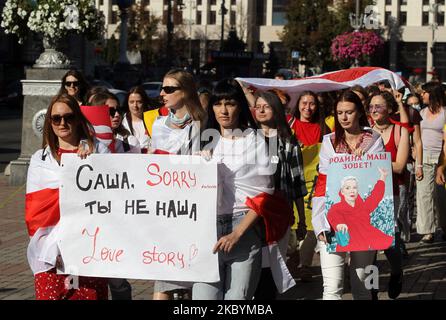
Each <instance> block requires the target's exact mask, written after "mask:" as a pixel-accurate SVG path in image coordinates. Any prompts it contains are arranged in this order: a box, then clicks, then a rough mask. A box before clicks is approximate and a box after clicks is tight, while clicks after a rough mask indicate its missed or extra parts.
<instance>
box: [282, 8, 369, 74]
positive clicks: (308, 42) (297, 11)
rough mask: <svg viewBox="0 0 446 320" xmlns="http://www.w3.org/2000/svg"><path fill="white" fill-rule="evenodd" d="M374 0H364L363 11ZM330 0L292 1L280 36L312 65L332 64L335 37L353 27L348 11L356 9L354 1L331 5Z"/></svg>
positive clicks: (289, 47)
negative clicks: (331, 47)
mask: <svg viewBox="0 0 446 320" xmlns="http://www.w3.org/2000/svg"><path fill="white" fill-rule="evenodd" d="M372 2H373V1H371V0H362V1H361V13H363V12H364V7H365V6H366V5H368V4H371V3H372ZM330 3H332V1H328V0H293V1H290V4H289V7H288V11H287V20H288V23H287V24H286V25H285V27H284V32H283V34H282V35H281V39H282V41H283V43H284V45H285V46H286V47H287V49H288V50H289V51H290V52H291V51H293V50H297V51H300V52H301V55H302V56H303V57H305V59H306V61H307V64H308V65H309V66H317V67H322V68H323V69H325V68H326V67H327V66H328V65H332V64H333V61H332V58H331V54H330V45H331V41H332V39H334V38H335V37H336V36H337V35H339V34H342V33H344V32H347V31H352V30H353V28H352V26H351V25H350V19H349V15H350V14H354V13H355V1H354V0H349V1H339V2H337V3H338V4H337V6H336V7H335V8H333V7H332V6H331V7H330Z"/></svg>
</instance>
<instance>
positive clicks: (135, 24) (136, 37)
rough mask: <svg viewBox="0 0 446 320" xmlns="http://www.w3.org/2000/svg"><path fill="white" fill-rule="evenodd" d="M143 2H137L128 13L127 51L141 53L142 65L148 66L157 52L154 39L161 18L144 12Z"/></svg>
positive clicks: (153, 60)
mask: <svg viewBox="0 0 446 320" xmlns="http://www.w3.org/2000/svg"><path fill="white" fill-rule="evenodd" d="M145 6H146V3H145V1H143V0H142V1H138V2H137V3H136V4H135V5H133V6H132V10H130V12H129V29H128V30H129V31H128V33H129V36H128V42H127V49H128V50H129V51H135V50H138V51H140V52H141V56H142V64H143V65H144V66H148V65H150V64H153V63H155V62H156V61H155V60H156V56H157V52H156V50H155V45H154V37H155V36H157V33H158V25H159V23H160V22H161V18H159V17H156V16H154V15H153V14H151V13H150V12H149V11H147V10H145Z"/></svg>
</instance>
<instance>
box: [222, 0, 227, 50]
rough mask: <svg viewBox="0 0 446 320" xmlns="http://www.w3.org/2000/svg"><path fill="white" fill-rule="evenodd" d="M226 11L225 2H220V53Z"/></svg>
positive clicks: (223, 0)
mask: <svg viewBox="0 0 446 320" xmlns="http://www.w3.org/2000/svg"><path fill="white" fill-rule="evenodd" d="M227 12H228V10H227V9H226V7H225V0H222V1H221V7H220V13H221V37H220V51H223V41H224V37H225V14H226V13H227Z"/></svg>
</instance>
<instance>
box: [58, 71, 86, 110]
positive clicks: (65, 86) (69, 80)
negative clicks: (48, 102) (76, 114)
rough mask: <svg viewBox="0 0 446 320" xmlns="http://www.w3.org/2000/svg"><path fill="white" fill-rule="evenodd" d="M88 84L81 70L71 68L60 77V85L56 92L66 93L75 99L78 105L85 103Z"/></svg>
mask: <svg viewBox="0 0 446 320" xmlns="http://www.w3.org/2000/svg"><path fill="white" fill-rule="evenodd" d="M88 89H89V85H88V83H87V81H86V80H85V77H84V75H83V74H82V72H80V71H78V70H75V69H72V70H69V71H68V72H67V73H66V74H65V75H64V76H63V77H62V86H61V88H60V90H59V93H58V94H62V93H66V94H68V95H70V96H72V97H74V98H75V99H76V100H77V103H78V104H79V105H82V104H83V103H85V95H86V94H87V91H88Z"/></svg>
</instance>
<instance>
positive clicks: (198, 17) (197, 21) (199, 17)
mask: <svg viewBox="0 0 446 320" xmlns="http://www.w3.org/2000/svg"><path fill="white" fill-rule="evenodd" d="M195 21H196V23H197V24H198V25H200V24H201V11H198V10H197V16H196V17H195Z"/></svg>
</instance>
